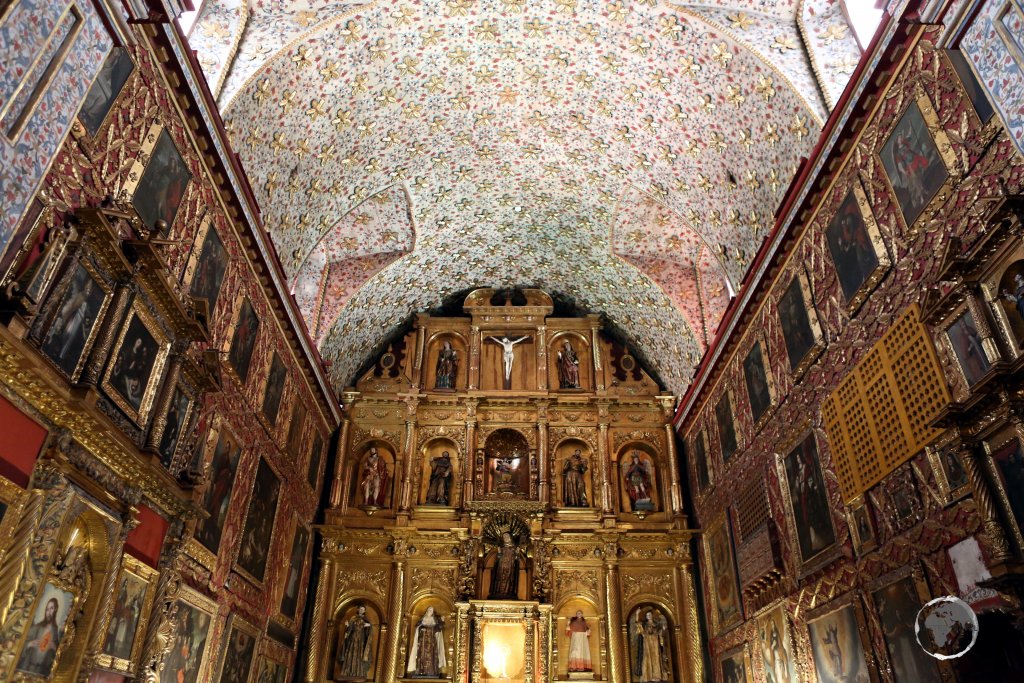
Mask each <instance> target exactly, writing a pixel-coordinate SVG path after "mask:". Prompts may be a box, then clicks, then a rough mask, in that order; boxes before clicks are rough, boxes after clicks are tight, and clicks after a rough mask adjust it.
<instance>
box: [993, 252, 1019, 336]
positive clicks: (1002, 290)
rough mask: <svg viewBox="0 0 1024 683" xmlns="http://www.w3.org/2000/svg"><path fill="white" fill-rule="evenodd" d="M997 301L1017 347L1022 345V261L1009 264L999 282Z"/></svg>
mask: <svg viewBox="0 0 1024 683" xmlns="http://www.w3.org/2000/svg"><path fill="white" fill-rule="evenodd" d="M999 299H1000V301H999V303H1000V304H1002V308H1003V312H1004V313H1006V319H1007V320H1008V321H1009V323H1010V328H1011V329H1012V330H1013V336H1014V337H1015V338H1016V340H1017V346H1018V347H1019V346H1022V345H1024V261H1017V262H1015V263H1013V264H1011V265H1010V267H1009V268H1007V269H1006V272H1004V273H1003V276H1002V278H1000V280H999Z"/></svg>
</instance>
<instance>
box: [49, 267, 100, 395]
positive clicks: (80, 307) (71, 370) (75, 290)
mask: <svg viewBox="0 0 1024 683" xmlns="http://www.w3.org/2000/svg"><path fill="white" fill-rule="evenodd" d="M106 296H107V295H106V293H105V292H104V291H103V288H102V287H100V283H99V281H98V280H96V278H94V277H93V276H92V274H91V273H90V272H89V271H88V270H87V269H86V268H85V266H83V265H82V264H81V263H79V264H78V265H77V266H76V267H75V272H74V274H73V275H72V276H71V284H70V285H68V288H67V289H65V290H64V294H63V295H62V297H61V300H60V304H59V305H58V307H57V315H56V316H55V317H54V319H53V322H51V323H50V328H49V330H47V332H46V336H45V337H44V338H43V343H42V345H41V347H40V349H41V350H42V352H43V353H44V354H46V356H47V357H48V358H49V359H50V360H52V361H53V362H54V363H55V364H56V365H57V367H58V368H60V369H61V371H63V372H64V374H66V375H67V376H68V377H72V376H74V374H75V370H76V369H77V368H78V364H79V361H81V360H82V356H83V355H84V354H85V351H86V350H87V348H88V346H89V345H90V343H91V342H92V338H93V331H94V330H95V329H96V323H97V321H98V320H99V318H100V315H101V313H102V312H103V302H104V300H105V299H106Z"/></svg>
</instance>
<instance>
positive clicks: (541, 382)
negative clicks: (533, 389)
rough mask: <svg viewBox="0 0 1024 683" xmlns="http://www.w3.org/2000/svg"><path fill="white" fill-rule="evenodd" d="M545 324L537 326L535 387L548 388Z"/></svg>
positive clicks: (541, 389)
mask: <svg viewBox="0 0 1024 683" xmlns="http://www.w3.org/2000/svg"><path fill="white" fill-rule="evenodd" d="M547 331H548V328H547V326H546V325H540V326H539V327H537V388H538V389H539V390H540V391H547V390H548V342H547Z"/></svg>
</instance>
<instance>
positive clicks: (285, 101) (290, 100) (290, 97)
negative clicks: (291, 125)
mask: <svg viewBox="0 0 1024 683" xmlns="http://www.w3.org/2000/svg"><path fill="white" fill-rule="evenodd" d="M277 106H279V107H281V109H284V113H285V114H287V113H288V112H290V111H291V110H292V107H294V106H295V93H293V92H292V91H291V90H285V91H284V92H283V93H282V94H281V99H280V100H279V101H278V103H277Z"/></svg>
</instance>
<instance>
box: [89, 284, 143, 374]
mask: <svg viewBox="0 0 1024 683" xmlns="http://www.w3.org/2000/svg"><path fill="white" fill-rule="evenodd" d="M134 295H135V283H134V280H132V279H129V280H126V281H122V282H119V283H118V284H117V286H116V287H115V288H114V299H113V302H112V303H111V304H110V310H109V312H108V313H107V315H106V317H105V318H104V319H103V323H102V325H103V327H102V329H101V330H100V333H99V336H98V337H97V338H96V344H95V345H93V347H92V351H90V352H89V360H88V361H87V362H86V364H85V368H84V369H83V370H82V376H81V378H80V379H79V381H80V382H82V383H85V384H91V385H93V386H95V385H97V384H99V381H100V373H101V372H102V370H103V366H104V363H105V361H106V360H107V356H108V355H110V349H111V347H112V346H113V345H114V337H115V336H116V335H117V330H118V328H119V327H120V325H121V321H122V320H124V315H125V311H127V310H128V306H129V305H130V304H131V302H132V298H133V297H134Z"/></svg>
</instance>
